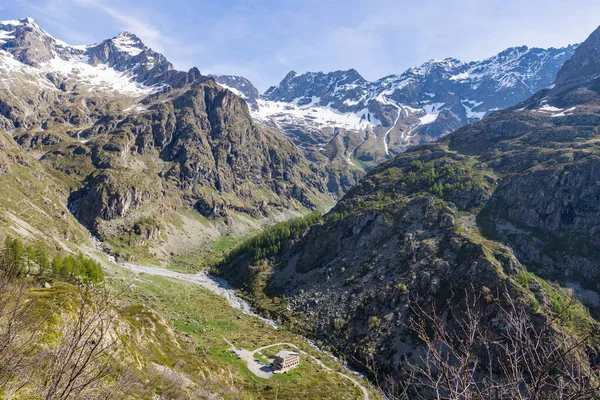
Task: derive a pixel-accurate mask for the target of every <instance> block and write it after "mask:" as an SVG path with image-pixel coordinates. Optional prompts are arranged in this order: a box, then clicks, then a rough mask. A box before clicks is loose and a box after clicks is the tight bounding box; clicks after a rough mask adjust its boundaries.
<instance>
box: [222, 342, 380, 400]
mask: <svg viewBox="0 0 600 400" xmlns="http://www.w3.org/2000/svg"><path fill="white" fill-rule="evenodd" d="M225 341H226V342H227V343H228V344H229V345H230V346H231V350H233V351H234V352H235V353H236V354H237V355H238V356H239V357H240V359H241V360H243V361H246V364H247V366H248V369H249V370H250V371H252V373H253V374H255V375H256V376H258V377H260V378H265V379H269V378H271V377H272V376H273V373H272V372H271V370H270V369H267V368H265V366H264V365H263V364H262V363H260V362H258V361H256V357H255V354H256V353H260V352H262V351H263V350H266V349H268V348H271V347H276V346H286V347H291V348H293V349H295V350H296V351H298V352H299V353H300V354H302V355H304V356H305V357H308V358H310V359H311V360H312V361H314V363H315V364H317V365H318V366H319V367H321V368H323V369H325V370H327V371H329V372H335V373H336V374H338V375H339V376H341V377H343V378H346V379H348V380H349V381H351V382H352V383H353V384H355V385H356V386H357V387H358V388H359V389H360V390H361V392H362V393H363V396H364V400H369V391H368V390H367V388H366V387H364V385H362V384H361V383H360V382H359V381H357V380H356V379H354V378H352V377H351V376H348V375H346V374H343V373H341V372H339V371H336V370H334V369H332V368H329V367H328V366H327V365H325V364H324V363H323V361H321V360H319V359H318V358H316V357H314V356H311V355H310V354H308V353H307V352H305V351H304V350H302V349H300V348H299V347H298V346H296V345H295V344H292V343H285V342H283V343H274V344H270V345H268V346H263V347H259V348H258V349H256V350H253V351H249V350H244V349H238V348H236V347H235V346H234V345H233V344H232V343H231V342H230V341H229V340H227V339H225Z"/></svg>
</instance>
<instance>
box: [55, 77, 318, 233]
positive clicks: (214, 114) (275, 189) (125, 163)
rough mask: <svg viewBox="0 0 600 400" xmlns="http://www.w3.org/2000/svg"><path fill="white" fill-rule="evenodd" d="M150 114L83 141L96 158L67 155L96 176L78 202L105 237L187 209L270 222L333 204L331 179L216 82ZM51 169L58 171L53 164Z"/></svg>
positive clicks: (96, 129)
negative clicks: (119, 226) (134, 218)
mask: <svg viewBox="0 0 600 400" xmlns="http://www.w3.org/2000/svg"><path fill="white" fill-rule="evenodd" d="M145 107H146V108H145V109H143V110H142V109H140V110H139V111H138V112H137V113H135V114H130V115H128V116H125V117H124V118H123V119H122V120H121V121H119V122H116V123H114V122H113V121H109V122H108V123H105V122H104V121H100V122H99V123H97V124H95V125H94V126H92V127H91V128H89V129H87V130H85V131H82V132H81V133H80V136H81V137H85V138H86V139H85V140H86V143H85V146H86V148H88V149H90V150H89V151H85V150H83V151H82V150H81V149H80V148H79V147H74V148H71V149H67V151H68V153H70V154H68V155H67V156H66V158H69V159H74V160H76V159H79V161H76V162H75V164H93V167H94V168H95V169H96V172H94V173H93V174H92V175H90V176H89V177H88V178H86V182H85V187H84V188H83V189H82V190H81V191H80V192H79V193H76V194H74V195H73V199H74V200H76V203H75V204H77V205H79V210H80V211H79V214H78V215H79V216H80V218H81V219H82V220H83V221H84V222H85V223H86V224H87V225H88V226H90V227H92V228H93V229H94V230H95V231H96V232H97V233H99V234H102V233H103V232H102V228H101V226H102V221H110V220H113V219H117V218H122V217H126V216H127V215H128V214H130V213H131V212H132V211H133V210H138V211H139V212H143V209H144V208H146V209H147V211H148V210H153V211H152V212H154V213H156V212H158V213H159V214H162V213H165V212H167V211H168V210H169V209H173V208H176V207H177V205H178V204H187V205H188V206H189V207H193V208H194V209H195V210H196V211H198V212H200V213H201V214H202V215H204V216H206V217H208V218H218V217H228V216H230V213H231V212H241V213H245V214H247V215H249V216H252V217H256V218H264V217H268V216H271V215H272V214H273V213H277V212H278V211H281V210H285V209H290V210H298V211H299V212H301V210H302V209H317V208H319V207H323V206H325V205H326V204H327V202H328V201H329V200H328V199H327V195H326V186H325V176H324V173H323V172H321V171H320V170H319V169H318V168H316V167H315V166H313V165H311V164H310V163H309V162H308V161H307V160H306V159H305V158H304V156H303V154H302V153H301V151H300V150H298V149H297V148H295V147H294V146H293V145H292V144H291V143H289V142H288V141H287V140H286V139H285V137H283V136H281V135H280V134H279V133H278V132H277V131H273V130H271V129H269V128H266V127H264V126H261V125H258V124H256V123H254V122H253V121H252V118H251V117H250V114H249V110H248V106H247V105H246V103H245V102H244V101H243V100H242V99H241V98H239V97H238V96H236V95H234V94H233V93H232V92H231V91H229V90H226V89H224V88H222V87H221V86H219V85H217V84H216V83H215V82H214V81H213V80H212V79H208V80H199V81H197V82H196V83H194V84H192V85H188V86H186V87H185V88H182V89H180V90H172V91H166V92H165V93H163V94H157V95H156V96H155V97H154V98H149V99H148V100H147V104H146V105H145ZM76 153H79V155H78V154H76ZM60 157H61V158H63V159H64V158H65V155H64V154H63V153H60ZM86 160H87V161H86ZM47 161H49V162H53V163H54V164H55V165H58V163H57V162H56V158H54V157H53V156H52V155H51V154H50V155H48V156H47ZM72 165H73V163H69V164H67V165H64V166H58V168H62V169H65V171H66V170H67V169H72ZM136 212H137V211H136Z"/></svg>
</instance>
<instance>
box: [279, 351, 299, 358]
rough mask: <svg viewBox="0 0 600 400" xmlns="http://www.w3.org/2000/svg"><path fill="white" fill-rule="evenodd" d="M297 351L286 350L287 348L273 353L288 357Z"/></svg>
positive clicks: (295, 354)
mask: <svg viewBox="0 0 600 400" xmlns="http://www.w3.org/2000/svg"><path fill="white" fill-rule="evenodd" d="M297 355H298V353H295V352H293V351H288V350H281V351H280V352H279V353H277V354H275V357H281V358H284V359H285V358H288V357H291V356H297Z"/></svg>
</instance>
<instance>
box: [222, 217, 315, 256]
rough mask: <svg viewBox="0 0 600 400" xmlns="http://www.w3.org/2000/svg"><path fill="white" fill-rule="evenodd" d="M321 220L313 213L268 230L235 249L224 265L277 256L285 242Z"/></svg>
mask: <svg viewBox="0 0 600 400" xmlns="http://www.w3.org/2000/svg"><path fill="white" fill-rule="evenodd" d="M321 218H322V215H321V213H319V212H313V213H310V214H308V215H306V216H304V217H301V218H294V219H291V220H289V221H285V222H281V223H279V224H277V225H275V226H272V227H270V228H267V229H265V230H264V231H263V232H261V233H259V234H258V235H256V236H254V237H252V238H250V239H248V240H246V241H245V242H243V243H241V244H240V245H238V246H237V247H236V248H234V249H233V250H232V251H231V252H230V253H229V254H228V256H227V257H226V259H225V260H224V262H223V263H222V264H224V265H227V264H229V263H230V262H231V261H233V260H236V259H238V258H239V257H251V258H252V259H254V260H255V261H258V260H260V259H263V258H268V257H272V256H274V255H277V254H278V253H279V251H280V250H281V243H282V242H283V241H287V239H289V238H291V237H295V236H298V235H300V234H303V233H304V232H306V230H307V229H308V228H310V227H311V226H312V225H314V224H316V223H317V222H320V221H321Z"/></svg>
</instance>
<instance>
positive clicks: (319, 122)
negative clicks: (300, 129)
mask: <svg viewBox="0 0 600 400" xmlns="http://www.w3.org/2000/svg"><path fill="white" fill-rule="evenodd" d="M319 101H320V98H319V97H316V96H314V97H312V99H311V101H310V103H308V104H306V105H298V99H296V100H295V101H294V102H292V103H286V102H282V101H268V100H262V99H261V100H258V110H257V111H255V112H253V116H254V118H256V119H259V120H261V121H265V122H268V121H274V122H275V123H291V122H297V123H302V124H310V125H312V126H316V127H320V128H326V127H335V128H344V129H356V130H366V129H370V128H372V127H373V126H380V125H381V121H380V120H379V119H377V118H375V116H374V115H373V114H372V113H370V112H369V110H368V109H361V110H359V111H357V112H355V113H341V112H339V111H337V110H335V109H333V108H331V107H328V106H319V105H318V104H319Z"/></svg>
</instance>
